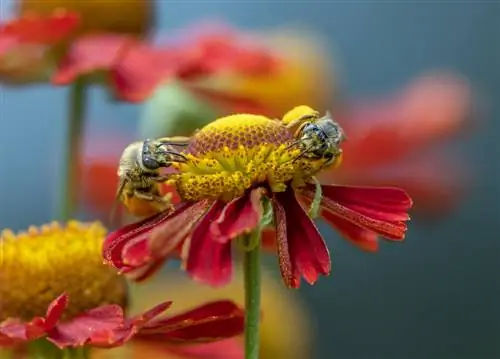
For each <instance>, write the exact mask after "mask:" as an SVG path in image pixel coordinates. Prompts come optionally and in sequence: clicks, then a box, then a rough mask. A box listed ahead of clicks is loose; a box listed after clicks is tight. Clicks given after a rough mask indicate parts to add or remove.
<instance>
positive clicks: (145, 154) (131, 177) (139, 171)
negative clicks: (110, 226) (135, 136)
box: [111, 137, 189, 220]
mask: <svg viewBox="0 0 500 359" xmlns="http://www.w3.org/2000/svg"><path fill="white" fill-rule="evenodd" d="M188 144H189V138H187V137H165V138H159V139H146V140H144V141H137V142H133V143H131V144H130V145H128V146H127V147H126V148H125V149H124V150H123V153H122V155H121V157H120V162H119V165H118V171H117V175H118V178H119V184H118V189H117V192H116V201H115V206H114V207H113V209H112V212H111V220H112V219H113V217H114V214H115V210H116V204H117V203H118V202H119V201H120V202H122V203H123V205H124V206H125V207H126V208H127V210H128V211H129V212H130V213H131V214H132V215H135V216H139V217H142V216H149V215H152V214H155V213H158V212H160V211H162V210H165V209H167V208H168V207H169V206H170V197H171V196H169V195H166V196H162V195H161V193H160V184H161V183H162V182H164V181H165V180H167V176H166V175H165V174H162V173H161V169H164V168H168V167H169V166H170V165H171V164H172V163H173V162H183V161H185V160H186V158H185V157H184V156H183V155H182V154H181V153H180V152H181V151H180V148H182V147H186V146H187V145H188Z"/></svg>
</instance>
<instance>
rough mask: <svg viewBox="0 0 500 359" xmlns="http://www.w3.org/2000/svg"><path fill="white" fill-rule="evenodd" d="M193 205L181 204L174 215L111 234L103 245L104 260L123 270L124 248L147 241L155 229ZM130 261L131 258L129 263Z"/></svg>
mask: <svg viewBox="0 0 500 359" xmlns="http://www.w3.org/2000/svg"><path fill="white" fill-rule="evenodd" d="M192 205H193V204H192V203H183V204H180V205H179V206H177V208H176V210H175V211H174V212H172V213H164V212H162V213H159V214H157V215H155V216H152V217H149V218H146V219H144V220H142V221H139V222H137V223H132V224H129V225H127V226H125V227H122V228H120V229H118V230H116V231H114V232H111V233H109V234H108V235H107V237H106V239H105V240H104V243H103V249H102V255H103V258H104V260H105V261H106V262H108V263H109V264H111V265H112V266H113V267H115V268H117V269H121V268H123V267H124V266H125V263H124V261H123V248H124V247H125V246H126V245H127V244H128V243H130V242H131V241H134V242H138V241H145V240H147V239H148V238H149V236H150V234H151V232H152V231H153V229H155V228H156V227H157V226H159V225H161V224H162V223H165V222H166V221H169V220H172V219H175V217H176V216H178V215H179V214H181V213H182V212H183V211H184V210H186V209H188V208H189V207H191V206H192ZM130 260H131V259H130V258H129V261H130Z"/></svg>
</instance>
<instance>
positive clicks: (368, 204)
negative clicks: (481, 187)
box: [103, 186, 412, 288]
mask: <svg viewBox="0 0 500 359" xmlns="http://www.w3.org/2000/svg"><path fill="white" fill-rule="evenodd" d="M322 190H323V199H322V202H321V209H322V211H321V217H322V218H323V219H325V220H326V221H327V222H329V223H330V224H331V225H332V226H333V227H335V228H336V229H337V230H339V232H340V233H341V234H342V235H343V236H344V237H345V238H347V239H349V240H350V241H352V242H353V243H354V244H356V245H358V246H359V247H361V248H363V249H366V250H370V251H374V250H376V249H377V246H378V241H377V238H378V236H382V237H385V238H386V239H389V240H393V241H401V240H403V239H404V236H405V232H406V228H407V227H406V223H405V222H406V221H407V220H408V219H409V216H408V214H407V211H408V209H409V208H410V207H411V206H412V201H411V199H410V198H409V197H408V195H407V194H406V193H405V192H404V191H403V190H400V189H397V188H369V187H348V186H322ZM263 197H266V198H269V199H270V200H271V202H272V206H273V209H274V220H275V227H276V235H275V236H274V234H273V233H272V232H266V234H265V241H266V243H267V244H268V245H269V244H272V245H276V246H277V250H278V257H279V264H280V269H281V274H282V276H283V279H284V281H285V283H286V285H287V286H289V287H293V288H297V287H299V285H300V278H301V277H302V278H304V279H305V280H306V281H307V282H308V283H310V284H313V283H314V282H315V281H316V280H317V279H318V277H319V275H328V274H329V273H330V255H329V253H328V249H327V247H326V244H325V242H324V240H323V238H322V237H321V234H320V233H319V231H318V229H317V228H316V226H315V224H314V222H313V221H312V220H311V219H310V218H309V216H308V214H307V212H306V210H305V208H304V207H305V204H308V203H310V202H311V201H312V199H313V197H314V187H313V186H307V187H306V189H305V190H304V191H303V192H298V193H297V192H294V191H293V190H292V189H291V188H289V189H288V190H287V191H285V192H281V193H272V194H271V193H269V192H266V191H265V190H263V189H262V188H258V189H254V190H252V191H250V192H248V193H246V194H245V195H244V196H242V197H239V198H236V199H234V200H232V201H230V202H229V203H224V202H222V201H215V202H208V201H200V202H197V203H183V204H181V205H179V206H178V207H177V209H176V211H174V212H173V213H171V214H168V215H167V214H159V215H157V216H154V217H151V218H148V219H146V220H144V221H141V222H139V223H135V224H131V225H128V226H126V227H123V228H122V229H120V230H118V231H116V232H113V233H111V234H110V235H109V236H108V237H107V239H106V241H105V244H104V249H103V253H104V257H105V259H106V260H107V261H109V262H110V263H111V264H112V265H113V266H114V267H116V268H118V269H119V270H121V271H122V272H124V273H128V275H129V276H131V277H132V278H134V279H135V280H143V279H145V278H147V277H148V276H149V275H151V274H152V273H153V272H154V271H155V270H156V269H158V268H159V266H161V265H162V263H163V262H164V261H165V259H166V258H168V257H169V256H171V255H173V251H175V250H177V254H179V253H180V252H181V249H183V250H184V251H185V253H184V254H185V255H184V256H183V260H184V267H185V268H186V270H187V271H188V273H189V274H190V275H191V276H193V277H195V278H197V279H199V280H200V281H203V282H206V283H210V284H212V285H224V284H226V283H227V282H228V281H229V280H230V279H231V274H232V259H231V240H232V239H235V238H236V237H238V236H240V235H242V234H245V233H248V232H250V231H252V230H254V229H255V228H257V227H258V225H259V222H260V220H261V219H262V215H263V209H262V205H261V199H262V198H263Z"/></svg>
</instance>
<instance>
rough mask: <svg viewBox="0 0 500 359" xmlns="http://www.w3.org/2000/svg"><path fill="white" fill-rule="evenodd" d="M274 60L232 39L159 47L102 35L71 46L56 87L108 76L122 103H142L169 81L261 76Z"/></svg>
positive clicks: (227, 36)
mask: <svg viewBox="0 0 500 359" xmlns="http://www.w3.org/2000/svg"><path fill="white" fill-rule="evenodd" d="M275 62H276V60H275V59H274V57H272V56H271V55H270V54H269V53H268V52H266V51H264V50H263V49H259V48H257V47H255V46H251V44H250V45H249V43H248V41H246V42H243V43H242V40H241V38H239V37H237V36H234V35H233V34H225V33H224V35H221V34H219V33H215V34H205V35H204V36H201V37H200V38H196V39H194V40H193V41H192V42H191V43H187V44H182V45H170V46H163V47H159V46H155V45H153V44H152V43H148V42H146V41H139V40H137V39H135V38H132V37H130V36H123V35H116V34H108V35H107V34H98V35H88V36H84V37H81V38H79V39H77V40H75V42H74V43H73V45H72V46H71V47H70V49H69V51H68V53H67V54H66V56H65V57H64V59H63V61H62V63H61V65H60V66H59V68H58V70H57V72H56V73H55V75H54V77H53V78H52V81H53V83H54V84H56V85H67V84H69V83H71V82H72V81H74V80H75V79H76V78H77V77H79V76H83V75H89V74H92V73H94V72H96V71H105V72H106V73H108V74H109V80H110V81H111V88H113V89H114V91H115V92H116V95H117V97H118V98H120V99H122V100H126V101H130V102H140V101H143V100H145V99H146V98H148V97H149V96H150V95H151V94H152V93H153V91H154V90H155V89H156V88H157V87H158V86H159V85H160V84H161V83H163V82H165V81H167V80H169V79H173V78H175V79H180V80H183V81H192V80H196V79H199V78H206V77H207V76H210V75H213V74H216V73H221V72H233V71H235V72H239V73H244V74H257V75H258V74H263V73H267V72H269V71H272V70H273V69H274V67H275V66H276V63H275Z"/></svg>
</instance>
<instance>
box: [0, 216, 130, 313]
mask: <svg viewBox="0 0 500 359" xmlns="http://www.w3.org/2000/svg"><path fill="white" fill-rule="evenodd" d="M105 235H106V230H105V229H104V227H102V225H100V224H99V223H93V224H89V225H84V224H81V223H78V222H70V223H68V225H67V226H66V227H62V226H60V225H59V224H57V223H53V224H50V225H44V226H42V227H40V228H36V227H30V228H29V229H28V231H26V232H24V233H20V234H18V235H17V236H16V235H14V233H12V232H11V231H8V230H5V231H3V232H2V234H1V238H0V242H1V252H0V255H1V258H0V259H1V263H0V264H1V266H0V283H2V285H1V286H0V298H2V305H1V306H0V321H3V320H5V319H7V318H20V319H23V320H30V319H32V318H33V317H36V316H43V315H44V314H45V312H46V310H47V308H48V307H49V305H50V303H51V302H52V301H53V300H54V299H55V298H57V297H58V296H60V295H61V294H62V293H67V295H68V297H70V298H71V300H70V302H69V306H68V308H67V309H66V310H65V316H66V317H72V316H74V315H76V314H79V313H81V312H83V311H86V310H89V309H93V308H96V307H99V306H101V305H104V304H119V305H121V306H124V305H125V304H126V283H125V280H124V279H123V278H121V277H120V276H118V275H116V272H115V271H113V270H112V269H110V268H108V267H107V266H105V265H104V264H103V263H102V260H101V258H100V256H99V253H100V248H101V245H102V241H103V238H104V236H105Z"/></svg>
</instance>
